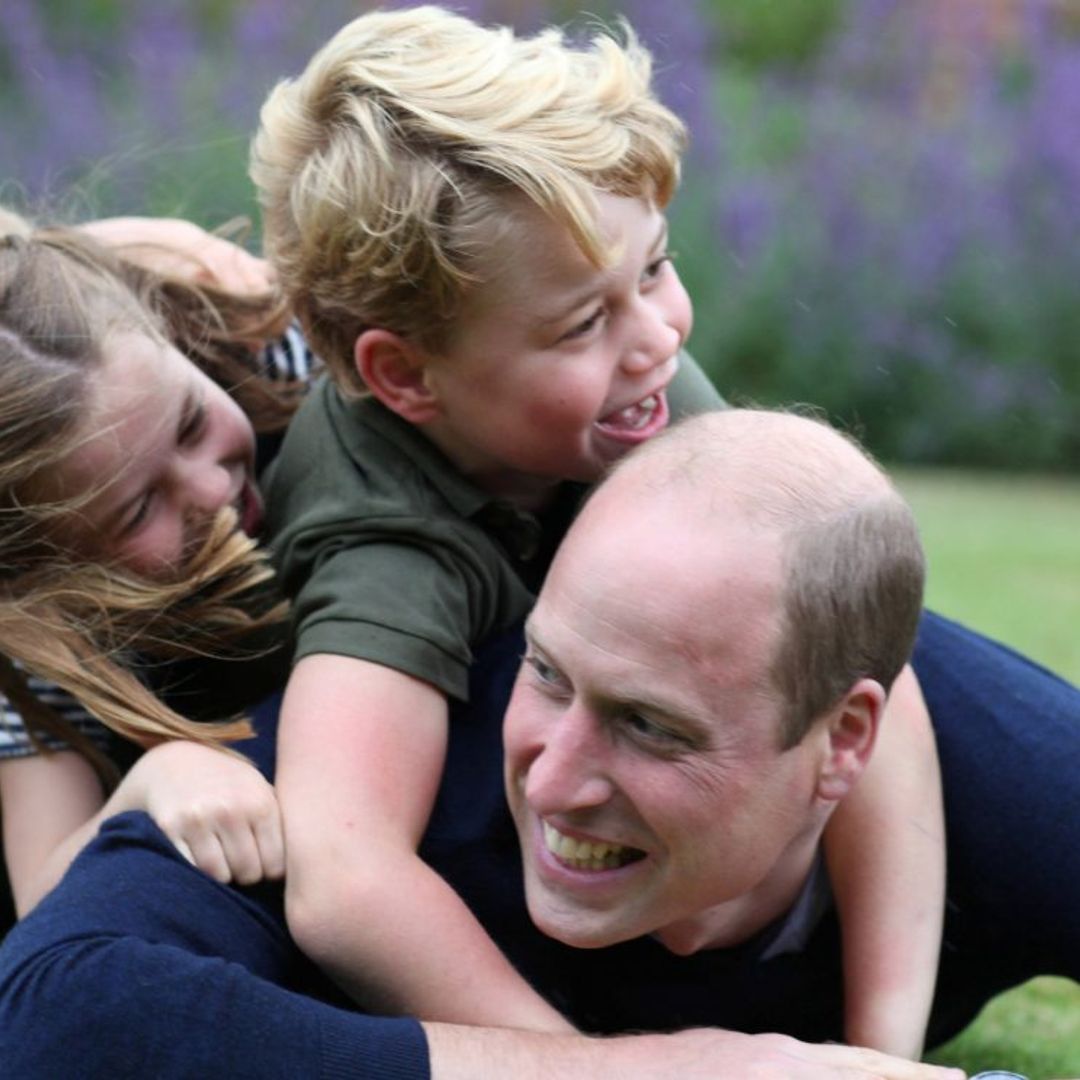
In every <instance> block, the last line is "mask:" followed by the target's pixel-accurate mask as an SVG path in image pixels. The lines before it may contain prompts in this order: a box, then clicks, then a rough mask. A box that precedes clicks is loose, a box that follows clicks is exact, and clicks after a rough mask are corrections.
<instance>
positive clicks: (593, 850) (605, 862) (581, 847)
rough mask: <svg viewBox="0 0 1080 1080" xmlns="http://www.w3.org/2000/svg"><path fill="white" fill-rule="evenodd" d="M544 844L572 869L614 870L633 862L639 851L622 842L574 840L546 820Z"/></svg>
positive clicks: (638, 855)
mask: <svg viewBox="0 0 1080 1080" xmlns="http://www.w3.org/2000/svg"><path fill="white" fill-rule="evenodd" d="M543 826H544V844H545V845H546V846H547V849H548V851H550V852H551V854H552V855H554V856H555V857H556V858H557V859H558V860H559V861H560V862H563V863H566V865H567V866H570V867H571V868H572V869H574V870H616V869H618V868H619V867H620V866H625V865H626V863H628V862H633V861H634V859H635V858H638V857H640V855H641V853H640V852H638V851H636V850H635V849H634V848H628V847H624V846H623V845H622V844H605V843H594V842H593V841H592V840H575V839H574V838H573V837H571V836H565V835H564V834H563V833H561V832H559V830H558V829H556V828H555V827H554V826H552V825H549V824H548V823H547V822H546V821H545V822H543Z"/></svg>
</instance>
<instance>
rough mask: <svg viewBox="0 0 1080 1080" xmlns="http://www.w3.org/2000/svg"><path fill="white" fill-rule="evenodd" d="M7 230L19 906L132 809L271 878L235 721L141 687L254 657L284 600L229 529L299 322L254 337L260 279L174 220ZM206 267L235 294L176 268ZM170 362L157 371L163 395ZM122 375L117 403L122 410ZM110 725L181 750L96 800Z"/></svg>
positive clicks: (0, 454) (252, 494) (0, 621)
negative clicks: (222, 808)
mask: <svg viewBox="0 0 1080 1080" xmlns="http://www.w3.org/2000/svg"><path fill="white" fill-rule="evenodd" d="M88 232H94V233H97V234H98V235H100V236H101V237H103V238H106V239H108V240H109V241H110V242H111V243H113V244H116V243H118V242H119V243H127V242H128V241H129V240H130V241H132V242H134V241H135V240H138V246H137V251H135V249H130V250H132V251H133V253H136V254H137V255H138V256H139V257H140V259H141V260H142V261H144V262H146V261H149V262H150V263H151V264H155V265H160V264H161V263H162V262H163V261H164V262H165V263H166V265H167V267H168V269H169V270H170V271H171V273H170V274H168V275H166V274H161V273H158V272H156V271H154V270H152V269H148V268H146V267H144V266H140V265H139V264H137V263H136V262H134V261H132V260H131V259H125V258H122V257H119V256H118V255H117V254H115V253H113V252H111V251H110V250H109V249H107V248H106V247H104V246H102V245H101V244H99V243H98V242H96V241H95V240H94V239H92V238H91V237H90V236H88V235H87V233H88ZM0 234H2V237H3V238H2V240H0V462H2V464H0V565H2V568H3V569H2V574H0V690H2V692H3V695H4V698H5V699H6V700H4V701H3V702H2V705H3V714H2V716H0V801H2V805H3V829H4V854H5V859H6V863H7V869H8V873H9V876H10V883H11V888H12V891H13V894H14V899H15V905H16V910H17V911H18V912H19V913H20V914H22V913H25V911H26V910H27V909H28V908H29V907H31V906H32V905H33V903H34V902H35V901H36V900H37V899H38V898H39V897H40V896H41V894H42V893H43V892H44V891H45V890H46V889H47V888H48V887H49V885H50V884H52V883H53V882H54V881H55V880H56V878H57V877H58V876H59V873H60V872H62V870H63V868H64V866H65V865H66V863H67V861H68V859H69V857H70V855H71V854H72V853H73V852H74V851H75V850H77V849H78V847H79V846H81V842H82V840H83V839H85V837H86V836H87V835H89V834H91V832H92V830H93V829H94V828H96V825H97V822H98V820H100V818H101V817H103V816H106V815H108V814H110V813H115V812H117V811H119V810H121V809H129V808H134V807H141V806H146V807H147V808H149V809H150V810H151V812H152V813H154V814H155V816H156V817H157V818H158V820H159V822H160V823H161V824H162V825H163V827H164V828H165V829H166V831H167V832H168V833H169V834H170V835H171V836H172V837H173V838H174V840H176V841H177V843H178V845H179V846H180V847H181V849H182V850H183V851H184V852H185V853H186V854H188V855H189V856H190V857H191V858H192V860H193V861H195V862H197V864H198V865H200V866H202V867H203V868H204V869H206V870H207V871H208V872H210V873H212V874H214V875H215V876H217V877H219V878H221V879H223V880H228V878H229V877H231V876H234V877H236V878H237V879H239V880H253V879H255V878H258V877H260V876H262V875H263V874H267V875H270V876H279V875H280V873H281V869H282V855H281V837H280V829H279V825H278V821H277V810H276V801H275V800H274V798H273V794H272V791H271V790H270V788H269V786H268V785H267V784H266V783H265V782H264V781H263V780H262V779H261V778H260V777H259V776H258V775H257V773H255V771H254V770H253V769H251V768H250V767H249V766H248V765H247V764H246V763H244V762H242V761H241V760H240V759H239V758H234V757H231V756H226V755H224V754H221V753H217V752H216V751H213V750H212V749H208V748H213V747H217V746H219V745H221V744H223V743H226V742H229V741H233V740H235V739H237V738H241V737H243V736H244V735H245V734H247V733H248V728H247V725H246V724H245V723H244V722H241V721H237V720H231V721H225V722H219V723H216V724H200V723H195V722H192V721H190V720H187V719H185V718H184V717H182V716H181V715H180V714H179V713H178V712H176V711H174V710H173V709H172V708H170V707H168V706H167V705H165V704H163V703H162V701H161V700H160V699H159V698H158V696H156V694H155V693H153V692H152V691H151V689H150V688H149V687H148V686H147V685H146V679H147V678H149V677H151V676H153V677H154V678H157V679H158V681H161V677H162V676H163V675H165V674H166V673H168V672H170V671H172V672H173V673H174V674H175V671H176V669H175V665H170V664H164V663H163V661H165V660H172V659H174V658H180V657H185V656H201V655H206V654H210V655H212V654H214V653H216V652H220V651H221V650H222V649H223V647H226V646H227V643H228V642H230V641H233V640H235V641H236V642H238V643H239V644H240V645H241V653H242V654H246V655H250V653H251V646H250V645H247V646H245V645H244V639H245V638H246V637H248V636H249V635H250V634H252V633H254V632H255V631H258V630H260V629H262V628H265V627H268V626H271V625H274V624H276V622H277V620H278V618H279V616H280V614H281V612H280V608H278V607H276V606H275V605H274V604H272V603H270V602H268V601H267V599H265V598H263V597H261V593H262V592H263V591H264V590H263V583H264V582H265V580H266V579H267V577H268V570H267V568H266V567H265V565H264V564H263V562H262V560H261V559H260V558H259V557H258V556H257V555H256V554H255V552H254V550H253V544H252V541H251V540H249V539H247V538H246V537H244V536H243V534H242V533H239V532H237V531H236V529H235V523H236V521H237V518H238V517H239V520H240V522H241V524H243V525H244V526H245V528H247V529H248V530H251V531H253V530H254V529H255V528H257V526H258V524H259V517H260V516H261V504H260V501H259V498H258V495H257V493H256V490H255V487H254V483H253V476H254V468H255V445H256V441H255V434H254V431H253V424H254V426H255V428H257V429H258V430H261V431H264V432H274V431H278V430H280V429H281V428H283V427H284V425H285V423H286V422H287V420H288V418H289V416H290V415H291V413H292V411H293V408H294V406H295V403H296V400H297V396H298V394H297V391H298V389H299V388H300V387H301V386H302V384H303V376H304V375H305V358H306V350H305V349H304V348H303V346H302V341H301V340H300V339H299V338H298V335H296V334H295V332H291V336H292V340H291V341H290V340H289V339H288V338H286V339H285V341H284V343H283V344H281V345H276V346H274V347H272V348H267V349H264V350H262V351H261V352H256V351H253V348H254V346H253V344H252V343H253V342H258V341H259V340H260V339H263V338H265V337H267V336H268V335H269V334H270V333H272V332H275V327H276V326H278V325H280V316H281V307H280V304H279V303H278V302H277V301H276V299H275V296H274V294H273V292H272V291H271V290H270V289H269V288H268V287H267V286H268V285H269V281H268V279H267V278H265V277H262V278H260V274H259V268H260V264H258V263H257V261H256V260H252V259H250V257H247V256H244V254H243V253H242V252H241V251H240V250H239V249H237V248H233V246H232V245H227V244H224V243H223V242H217V241H215V240H214V239H213V238H211V237H209V236H208V235H207V234H205V233H202V232H201V230H197V229H195V227H194V226H191V225H189V224H187V223H184V222H151V221H147V220H145V219H137V220H128V219H125V220H121V221H117V222H111V223H106V222H101V223H97V224H96V225H94V226H93V227H92V228H91V229H89V230H85V229H80V230H74V229H62V228H55V229H33V228H32V227H31V226H30V224H29V223H28V222H26V221H24V220H23V219H21V218H19V217H17V216H16V215H14V214H11V213H8V212H3V214H2V216H0ZM207 251H208V252H209V254H210V255H211V259H210V260H209V262H208V261H207V260H206V259H205V258H204V255H203V253H204V252H207ZM215 267H216V273H217V274H225V275H227V276H228V279H229V280H230V281H232V282H238V283H239V285H240V286H241V287H242V288H244V289H246V290H248V291H249V295H247V296H244V295H240V294H238V293H229V292H226V291H224V290H222V289H220V288H216V287H214V286H213V285H212V284H210V283H209V282H207V283H206V284H202V285H199V284H196V283H194V282H192V281H191V280H190V279H191V278H192V277H197V276H203V277H206V278H209V277H210V276H211V275H214V273H215V270H214V269H213V268H215ZM176 271H183V272H184V273H185V277H180V276H178V274H177V273H176ZM252 286H254V287H256V288H259V292H258V293H257V294H250V289H251V287H252ZM174 343H175V345H174ZM178 349H182V350H183V354H182V353H181V352H180V351H178ZM184 354H186V357H187V358H185V355H184ZM165 370H167V371H170V372H172V374H173V378H172V382H171V383H169V384H167V386H166V389H165V393H164V395H162V394H161V393H160V392H158V394H157V396H156V397H155V394H154V391H153V389H152V387H153V385H154V384H155V382H156V381H157V380H158V376H159V375H160V374H161V373H162V371H165ZM147 387H149V388H150V389H144V388H147ZM223 387H225V388H228V390H229V392H230V393H231V394H232V395H233V396H232V397H230V396H229V395H228V394H227V393H226V392H225V390H224V389H222V388H223ZM119 388H123V390H124V392H125V393H127V394H128V398H127V400H126V403H125V402H124V401H120V402H119V405H118V404H117V401H116V400H113V399H114V398H115V395H116V393H117V391H118V389H119ZM234 399H235V400H234ZM177 408H179V411H177ZM125 409H126V410H127V415H125V414H124V410H125ZM249 417H250V419H249ZM133 424H134V425H136V427H133V426H132V425H133ZM136 428H139V429H140V430H141V431H142V436H143V442H142V444H139V443H138V442H137V435H138V432H137V430H136ZM133 440H136V441H133ZM156 443H160V447H161V448H160V449H157V450H155V449H153V446H154V445H155V444H156ZM118 497H119V498H120V500H121V503H117V501H116V500H117V498H118ZM170 514H171V515H173V516H174V517H175V518H176V519H177V521H178V522H179V521H180V519H182V528H181V529H179V530H177V531H175V532H174V534H173V538H174V541H175V545H176V546H174V547H173V548H172V549H171V550H167V551H166V550H155V548H154V545H155V544H156V545H157V547H158V548H161V539H162V538H163V537H165V536H166V535H168V528H169V527H170V526H169V524H168V521H166V520H165V519H166V518H167V517H168V516H169V515H170ZM155 522H156V524H155ZM162 522H164V525H163V524H162ZM151 529H152V530H154V531H149V530H151ZM147 537H149V538H150V540H151V543H150V544H148V543H147ZM155 538H156V539H155ZM253 692H254V691H253ZM218 715H222V713H221V711H220V710H219V712H218ZM112 734H116V735H120V736H122V737H123V738H124V739H125V740H131V741H132V742H133V743H135V744H136V745H137V746H141V747H144V748H145V747H150V746H153V745H154V744H157V743H161V742H162V741H165V740H178V739H179V740H185V745H184V746H182V747H181V746H172V747H169V748H164V747H163V748H162V749H161V751H160V752H154V753H151V754H148V755H146V756H145V757H144V758H143V760H141V761H140V762H139V763H138V765H137V766H136V767H135V769H134V770H133V771H132V773H131V774H129V777H128V778H127V779H126V780H125V781H124V783H123V784H122V785H121V786H120V788H119V789H118V790H117V791H116V792H115V793H114V795H113V797H112V798H111V799H110V800H109V802H108V803H107V804H105V806H104V807H103V803H104V794H105V788H107V787H110V786H112V785H113V784H115V781H116V779H117V777H118V770H117V767H116V764H115V763H114V761H113V760H112V758H113V757H114V756H117V754H118V752H119V747H118V746H117V743H116V741H115V740H114V739H111V738H110V736H111V735H112ZM119 756H121V757H123V756H124V755H123V754H122V753H120V755H119ZM127 756H128V757H129V758H130V756H131V755H130V753H129V754H128V755H127ZM184 770H187V771H186V772H185V771H184ZM207 770H209V771H211V772H212V774H213V777H214V778H215V779H210V778H205V782H203V786H202V787H201V789H200V790H201V795H200V796H199V800H198V803H197V804H196V805H191V804H190V802H189V795H188V793H187V786H188V785H187V782H186V779H185V777H186V775H188V774H190V773H191V772H194V771H199V772H201V773H203V774H204V776H205V773H206V771H207ZM221 789H228V790H230V791H234V792H235V793H236V794H235V797H234V796H230V799H232V803H231V805H232V806H233V811H234V813H235V818H232V819H229V820H228V821H226V820H225V816H221V815H218V814H217V813H216V811H215V809H214V808H215V807H216V806H217V805H218V804H220V802H221ZM174 796H175V797H174ZM80 826H81V828H80Z"/></svg>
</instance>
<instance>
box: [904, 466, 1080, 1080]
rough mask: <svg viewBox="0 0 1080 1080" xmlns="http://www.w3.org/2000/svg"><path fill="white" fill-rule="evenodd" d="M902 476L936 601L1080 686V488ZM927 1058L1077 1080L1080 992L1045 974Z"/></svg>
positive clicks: (1056, 482) (1060, 482)
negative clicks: (917, 521) (913, 511)
mask: <svg viewBox="0 0 1080 1080" xmlns="http://www.w3.org/2000/svg"><path fill="white" fill-rule="evenodd" d="M894 475H895V476H896V479H897V482H898V484H899V485H900V488H901V489H902V490H903V492H904V493H905V495H907V497H908V499H909V500H910V501H911V504H912V506H913V507H914V508H915V514H916V516H917V517H918V519H919V524H920V527H921V528H922V532H923V539H924V542H925V544H926V550H927V555H928V558H929V564H930V577H929V585H928V595H927V603H928V606H929V607H932V608H934V609H935V610H937V611H940V612H941V613H942V614H945V615H950V616H952V617H953V618H956V619H958V620H960V621H961V622H964V623H966V624H967V625H969V626H971V627H973V628H974V629H977V630H980V631H982V632H983V633H986V634H989V635H990V636H992V637H995V638H997V639H998V640H1000V641H1004V642H1006V643H1007V644H1009V645H1012V646H1014V647H1015V648H1017V649H1019V650H1020V651H1021V652H1023V653H1026V654H1027V655H1028V656H1031V657H1033V658H1035V659H1037V660H1039V661H1040V662H1042V663H1044V664H1046V665H1047V666H1048V667H1050V668H1053V669H1054V670H1055V671H1057V672H1059V673H1060V674H1062V675H1065V676H1066V677H1067V678H1069V679H1071V680H1072V681H1074V682H1078V683H1080V481H1077V480H1073V479H1068V478H1040V477H1027V476H999V475H983V474H978V473H965V472H951V471H945V470H933V471H914V470H895V471H894ZM1072 857H1074V858H1075V857H1080V853H1076V852H1074V853H1072ZM1078 917H1080V913H1078ZM930 1057H931V1059H932V1060H934V1061H938V1062H941V1063H943V1064H949V1065H958V1066H960V1067H962V1068H964V1069H966V1070H967V1071H968V1072H969V1073H976V1072H978V1071H979V1070H981V1069H993V1068H998V1069H1011V1070H1013V1071H1014V1072H1020V1073H1023V1074H1025V1075H1026V1076H1028V1077H1030V1078H1031V1080H1059V1078H1066V1077H1068V1078H1076V1077H1080V985H1078V984H1077V983H1074V982H1072V981H1070V980H1068V979H1053V978H1042V979H1034V980H1032V981H1031V982H1030V983H1027V984H1026V985H1025V986H1022V987H1018V988H1016V989H1014V990H1011V991H1009V993H1007V994H1002V995H1001V996H1000V997H998V998H996V999H995V1000H994V1001H992V1002H991V1003H990V1004H989V1005H988V1006H987V1007H986V1009H985V1010H984V1011H983V1013H982V1014H981V1015H980V1016H979V1018H978V1019H977V1020H976V1022H975V1023H974V1024H972V1025H971V1026H970V1027H969V1028H968V1029H967V1030H966V1031H965V1032H963V1033H962V1034H961V1035H960V1036H958V1037H957V1038H956V1039H954V1040H953V1041H952V1042H951V1043H949V1044H947V1045H946V1046H944V1047H940V1048H938V1049H937V1050H936V1051H935V1052H934V1053H933V1054H932V1055H930Z"/></svg>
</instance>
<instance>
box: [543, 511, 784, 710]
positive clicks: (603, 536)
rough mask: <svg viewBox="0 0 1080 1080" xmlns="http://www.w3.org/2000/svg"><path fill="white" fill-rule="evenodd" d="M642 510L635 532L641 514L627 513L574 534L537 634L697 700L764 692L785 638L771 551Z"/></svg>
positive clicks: (555, 572) (594, 518) (548, 591)
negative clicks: (780, 635)
mask: <svg viewBox="0 0 1080 1080" xmlns="http://www.w3.org/2000/svg"><path fill="white" fill-rule="evenodd" d="M639 510H640V511H641V512H643V513H645V514H646V515H647V516H648V517H649V518H650V520H649V521H647V522H643V521H641V520H638V522H637V527H636V528H631V527H630V525H629V522H630V521H632V520H633V519H634V518H635V517H638V518H639V519H640V516H641V514H640V513H638V514H634V513H630V514H628V515H624V514H622V513H621V511H620V512H619V513H616V514H615V515H613V516H609V515H607V514H606V513H594V514H592V515H590V516H589V517H587V518H584V519H583V520H582V521H580V522H578V523H577V524H576V525H575V526H574V527H573V529H572V530H571V534H570V535H569V536H568V537H567V540H566V542H565V545H564V550H563V551H562V552H560V555H559V556H558V558H557V559H556V562H555V564H554V565H553V567H552V570H551V573H550V574H549V577H548V581H547V583H546V584H545V586H544V589H543V590H542V592H541V596H540V599H539V601H538V603H537V606H536V610H535V612H534V617H533V620H532V626H533V629H534V633H535V634H537V635H540V636H544V637H551V638H554V639H557V640H559V641H563V642H566V643H568V644H569V645H570V646H572V647H573V648H574V649H576V650H577V652H578V659H579V660H581V661H582V662H583V663H584V662H585V661H588V663H589V666H590V667H591V668H595V669H596V670H597V671H601V670H602V671H608V672H615V671H618V670H619V669H620V668H622V669H624V670H625V671H626V673H627V674H628V675H629V674H633V675H634V677H635V678H636V677H639V676H640V677H642V678H650V677H655V678H657V679H666V680H667V681H668V682H669V683H671V685H673V686H675V685H676V684H677V685H678V687H679V689H680V691H681V692H686V691H688V690H692V692H693V694H694V696H696V697H707V696H709V695H711V694H713V693H717V692H721V693H722V692H726V691H727V690H728V689H731V688H739V689H747V688H749V687H751V686H760V685H761V684H762V681H763V679H764V673H765V672H766V671H767V669H768V667H769V663H770V660H771V657H772V655H773V654H774V651H775V642H776V635H777V633H778V629H779V620H778V619H777V618H776V612H777V610H778V603H779V555H778V550H777V548H776V546H775V545H773V544H770V543H768V542H765V543H763V544H759V545H757V546H752V545H751V544H750V543H749V540H750V538H749V537H745V536H743V535H742V534H741V533H739V532H738V530H736V531H734V532H732V531H731V530H727V529H721V530H717V531H716V533H715V534H706V533H704V532H702V531H700V529H695V528H693V527H691V528H689V529H686V528H684V527H683V525H684V523H683V522H680V521H679V520H677V519H673V518H671V517H670V515H667V514H658V515H655V516H653V515H651V514H649V512H648V510H649V508H647V507H641V508H639ZM620 523H621V524H622V526H623V528H622V529H620Z"/></svg>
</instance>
